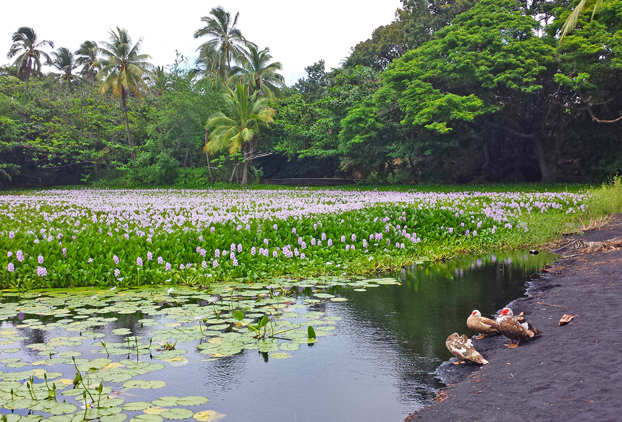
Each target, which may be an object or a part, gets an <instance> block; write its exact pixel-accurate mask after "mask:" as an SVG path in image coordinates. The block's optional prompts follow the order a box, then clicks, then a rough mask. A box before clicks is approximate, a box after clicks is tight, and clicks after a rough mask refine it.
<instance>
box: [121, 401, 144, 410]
mask: <svg viewBox="0 0 622 422" xmlns="http://www.w3.org/2000/svg"><path fill="white" fill-rule="evenodd" d="M149 407H151V403H149V402H146V401H135V402H131V403H126V404H125V405H124V406H123V410H128V411H134V410H145V409H147V408H149Z"/></svg>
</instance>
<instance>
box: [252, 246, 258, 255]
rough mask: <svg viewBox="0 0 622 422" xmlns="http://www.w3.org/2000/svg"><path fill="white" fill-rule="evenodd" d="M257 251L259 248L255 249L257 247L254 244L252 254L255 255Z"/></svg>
mask: <svg viewBox="0 0 622 422" xmlns="http://www.w3.org/2000/svg"><path fill="white" fill-rule="evenodd" d="M256 253H257V249H255V247H254V246H253V247H252V248H251V255H255V254H256Z"/></svg>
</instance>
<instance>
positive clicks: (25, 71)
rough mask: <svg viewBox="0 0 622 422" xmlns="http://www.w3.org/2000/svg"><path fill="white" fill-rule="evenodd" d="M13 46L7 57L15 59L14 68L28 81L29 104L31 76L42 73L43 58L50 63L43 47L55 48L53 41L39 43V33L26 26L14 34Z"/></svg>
mask: <svg viewBox="0 0 622 422" xmlns="http://www.w3.org/2000/svg"><path fill="white" fill-rule="evenodd" d="M12 40H13V44H12V45H11V48H10V49H9V53H8V54H7V57H8V58H9V59H12V58H13V57H16V56H17V57H16V58H15V61H14V62H13V66H14V67H16V68H17V72H18V75H19V76H20V78H21V79H23V80H26V102H28V82H29V81H30V74H31V73H32V72H33V71H35V72H40V71H41V66H42V63H41V57H43V58H45V59H46V61H47V62H49V61H50V56H49V55H48V54H47V53H46V52H45V51H43V50H41V47H44V46H46V45H47V46H48V47H50V48H54V43H53V42H52V41H48V40H43V41H41V42H37V33H36V32H35V31H34V30H33V29H32V28H28V27H26V26H23V27H21V28H19V29H18V30H17V31H16V32H15V33H13V37H12Z"/></svg>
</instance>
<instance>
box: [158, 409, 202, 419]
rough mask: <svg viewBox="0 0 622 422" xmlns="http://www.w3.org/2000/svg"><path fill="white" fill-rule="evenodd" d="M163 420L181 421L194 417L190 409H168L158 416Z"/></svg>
mask: <svg viewBox="0 0 622 422" xmlns="http://www.w3.org/2000/svg"><path fill="white" fill-rule="evenodd" d="M160 416H162V417H163V418H165V419H172V420H182V419H188V418H191V417H192V416H194V412H193V411H192V410H190V409H184V408H176V409H170V410H167V411H165V412H162V413H161V414H160Z"/></svg>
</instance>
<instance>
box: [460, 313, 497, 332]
mask: <svg viewBox="0 0 622 422" xmlns="http://www.w3.org/2000/svg"><path fill="white" fill-rule="evenodd" d="M467 327H469V328H470V329H471V330H473V331H477V332H478V333H479V336H477V337H475V338H476V339H482V338H484V336H485V335H486V334H494V333H498V332H499V324H497V322H496V321H494V320H492V319H490V318H486V317H483V316H482V314H481V312H480V311H478V310H477V309H476V310H474V311H473V312H471V315H469V318H468V319H467Z"/></svg>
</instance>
